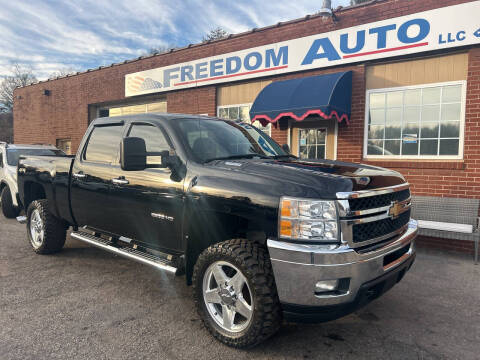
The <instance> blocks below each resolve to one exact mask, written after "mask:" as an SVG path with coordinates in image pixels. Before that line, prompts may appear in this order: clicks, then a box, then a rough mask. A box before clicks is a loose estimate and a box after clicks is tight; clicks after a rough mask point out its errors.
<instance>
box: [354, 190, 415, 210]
mask: <svg viewBox="0 0 480 360" xmlns="http://www.w3.org/2000/svg"><path fill="white" fill-rule="evenodd" d="M409 197H410V189H405V190H402V191H398V192H392V193H389V194H383V195H376V196H368V197H361V198H357V199H349V200H348V202H349V205H350V211H359V210H367V209H374V208H379V207H383V206H387V205H391V203H392V202H393V201H404V200H407V199H408V198H409Z"/></svg>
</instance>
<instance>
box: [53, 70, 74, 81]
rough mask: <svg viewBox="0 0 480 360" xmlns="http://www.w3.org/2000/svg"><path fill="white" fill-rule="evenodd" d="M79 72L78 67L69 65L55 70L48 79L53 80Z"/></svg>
mask: <svg viewBox="0 0 480 360" xmlns="http://www.w3.org/2000/svg"><path fill="white" fill-rule="evenodd" d="M77 72H78V70H77V69H74V68H73V67H67V68H63V69H60V70H57V71H54V72H53V73H51V74H50V75H49V77H48V79H49V80H53V79H56V78H59V77H64V76H67V75H73V74H76V73H77Z"/></svg>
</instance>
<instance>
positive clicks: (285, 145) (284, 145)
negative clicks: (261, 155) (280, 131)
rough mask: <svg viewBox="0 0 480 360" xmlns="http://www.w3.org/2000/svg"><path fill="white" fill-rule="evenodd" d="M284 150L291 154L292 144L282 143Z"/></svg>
mask: <svg viewBox="0 0 480 360" xmlns="http://www.w3.org/2000/svg"><path fill="white" fill-rule="evenodd" d="M282 149H283V151H285V152H286V153H287V154H290V146H288V144H283V145H282Z"/></svg>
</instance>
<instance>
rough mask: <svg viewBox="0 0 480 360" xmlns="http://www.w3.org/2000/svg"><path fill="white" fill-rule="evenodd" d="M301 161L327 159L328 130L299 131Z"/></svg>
mask: <svg viewBox="0 0 480 360" xmlns="http://www.w3.org/2000/svg"><path fill="white" fill-rule="evenodd" d="M298 132H299V134H298V135H299V136H298V141H299V144H298V148H299V150H300V151H299V155H300V159H325V147H326V144H327V129H325V128H322V129H299V131H298Z"/></svg>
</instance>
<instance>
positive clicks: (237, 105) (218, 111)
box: [217, 103, 272, 137]
mask: <svg viewBox="0 0 480 360" xmlns="http://www.w3.org/2000/svg"><path fill="white" fill-rule="evenodd" d="M240 106H248V110H249V111H250V109H251V108H252V103H245V104H229V105H219V106H217V116H218V117H220V109H224V108H230V107H240ZM250 121H251V119H250ZM252 126H255V125H253V124H252ZM259 130H260V131H262V130H261V129H259ZM267 135H268V136H270V137H271V136H272V124H270V127H269V129H268V133H267Z"/></svg>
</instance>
